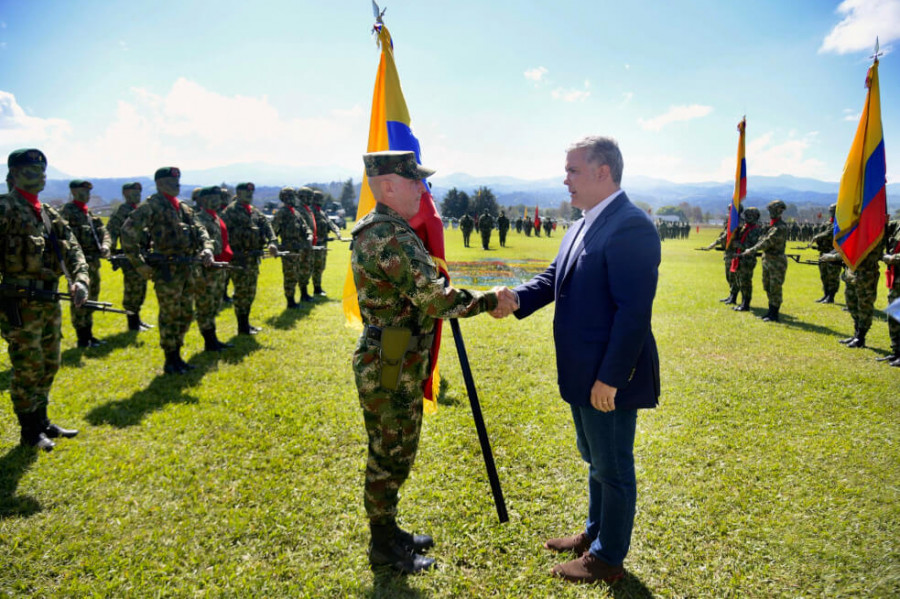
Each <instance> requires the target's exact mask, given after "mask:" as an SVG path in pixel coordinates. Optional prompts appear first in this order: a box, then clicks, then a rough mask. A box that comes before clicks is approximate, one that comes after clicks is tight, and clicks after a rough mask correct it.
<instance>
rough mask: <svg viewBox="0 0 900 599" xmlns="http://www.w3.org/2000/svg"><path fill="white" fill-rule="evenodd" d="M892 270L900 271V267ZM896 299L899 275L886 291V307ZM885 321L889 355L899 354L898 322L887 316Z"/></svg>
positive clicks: (899, 288)
mask: <svg viewBox="0 0 900 599" xmlns="http://www.w3.org/2000/svg"><path fill="white" fill-rule="evenodd" d="M894 268H895V269H896V270H895V272H897V271H900V266H895V267H894ZM898 297H900V274H898V276H895V277H894V286H893V287H891V290H890V291H888V305H890V304H891V302H893V301H894V300H896V299H897V298H898ZM887 321H888V335H889V336H890V338H891V353H892V354H894V355H896V354H900V322H897V321H896V320H894V319H893V318H891V317H890V316H888V319H887Z"/></svg>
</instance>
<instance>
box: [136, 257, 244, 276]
mask: <svg viewBox="0 0 900 599" xmlns="http://www.w3.org/2000/svg"><path fill="white" fill-rule="evenodd" d="M144 262H146V263H147V264H148V265H150V266H152V267H154V268H159V269H160V270H161V271H162V275H163V279H165V280H166V281H171V280H172V270H171V269H170V268H169V266H170V265H171V264H200V265H202V266H204V267H205V268H220V269H224V270H244V267H243V266H236V265H234V264H231V263H230V262H210V263H209V264H206V263H204V262H203V258H200V257H198V256H182V255H172V256H170V255H166V254H158V253H156V252H150V253H149V254H144Z"/></svg>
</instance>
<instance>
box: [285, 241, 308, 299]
mask: <svg viewBox="0 0 900 599" xmlns="http://www.w3.org/2000/svg"><path fill="white" fill-rule="evenodd" d="M298 253H302V254H303V255H301V256H285V257H283V258H282V259H281V274H283V275H284V295H285V297H294V290H295V289H297V287H298V286H299V287H300V289H303V288H304V287H306V285H307V284H308V283H309V274H310V260H309V256H308V254H309V250H304V251H302V252H298Z"/></svg>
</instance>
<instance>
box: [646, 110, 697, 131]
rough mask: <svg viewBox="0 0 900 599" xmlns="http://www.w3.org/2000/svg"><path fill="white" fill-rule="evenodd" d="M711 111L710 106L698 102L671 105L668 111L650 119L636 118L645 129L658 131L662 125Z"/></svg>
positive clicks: (691, 118)
mask: <svg viewBox="0 0 900 599" xmlns="http://www.w3.org/2000/svg"><path fill="white" fill-rule="evenodd" d="M712 111H713V108H712V106H701V105H700V104H691V105H690V106H672V107H671V108H669V110H668V112H665V113H663V114H661V115H659V116H655V117H653V118H652V119H647V120H645V119H638V124H640V126H641V127H642V128H643V129H644V130H645V131H660V130H661V129H662V128H663V127H665V126H666V125H668V124H670V123H677V122H681V121H692V120H694V119H699V118H701V117H705V116H706V115H708V114H709V113H711V112H712Z"/></svg>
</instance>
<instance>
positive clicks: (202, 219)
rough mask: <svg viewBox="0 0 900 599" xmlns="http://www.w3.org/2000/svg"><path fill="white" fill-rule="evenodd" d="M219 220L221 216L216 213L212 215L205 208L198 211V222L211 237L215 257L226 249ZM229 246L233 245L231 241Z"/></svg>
mask: <svg viewBox="0 0 900 599" xmlns="http://www.w3.org/2000/svg"><path fill="white" fill-rule="evenodd" d="M219 219H220V217H219V215H218V214H216V213H215V212H213V214H210V213H209V212H207V211H206V210H204V209H203V208H198V209H197V222H198V223H200V224H201V225H202V226H203V228H204V229H206V234H207V235H209V240H210V241H212V243H213V255H214V256H218V255H220V254H221V253H222V251H223V250H224V249H225V248H224V244H223V243H222V226H221V225H220V224H219ZM226 228H227V225H226ZM228 244H229V245H231V240H230V239H229V241H228Z"/></svg>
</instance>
